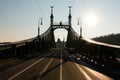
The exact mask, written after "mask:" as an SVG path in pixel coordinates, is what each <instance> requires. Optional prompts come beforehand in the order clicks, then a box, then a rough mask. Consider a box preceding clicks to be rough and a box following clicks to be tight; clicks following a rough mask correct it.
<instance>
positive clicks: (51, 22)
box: [50, 6, 54, 27]
mask: <svg viewBox="0 0 120 80" xmlns="http://www.w3.org/2000/svg"><path fill="white" fill-rule="evenodd" d="M53 8H54V6H51V15H50V27H52V25H53V18H54V16H53Z"/></svg>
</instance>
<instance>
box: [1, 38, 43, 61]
mask: <svg viewBox="0 0 120 80" xmlns="http://www.w3.org/2000/svg"><path fill="white" fill-rule="evenodd" d="M40 42H41V39H40V38H38V37H34V38H31V39H27V40H22V41H17V42H12V43H10V44H4V45H0V59H5V58H11V57H18V58H24V57H30V56H31V55H32V56H33V55H35V54H37V53H36V52H38V51H39V50H40V49H41V45H40Z"/></svg>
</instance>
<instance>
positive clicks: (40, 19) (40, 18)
mask: <svg viewBox="0 0 120 80" xmlns="http://www.w3.org/2000/svg"><path fill="white" fill-rule="evenodd" d="M42 20H43V18H42V17H39V20H38V37H39V36H40V25H43V23H42ZM40 21H41V22H40Z"/></svg>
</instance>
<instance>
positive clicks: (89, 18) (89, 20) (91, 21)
mask: <svg viewBox="0 0 120 80" xmlns="http://www.w3.org/2000/svg"><path fill="white" fill-rule="evenodd" d="M96 21H97V19H96V16H95V15H94V14H88V15H86V16H85V24H86V25H88V26H93V25H95V24H96Z"/></svg>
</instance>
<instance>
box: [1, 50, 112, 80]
mask: <svg viewBox="0 0 120 80" xmlns="http://www.w3.org/2000/svg"><path fill="white" fill-rule="evenodd" d="M85 65H87V66H85ZM88 66H89V65H88V64H86V63H84V62H82V61H81V62H80V63H79V64H78V63H76V62H75V61H74V59H73V58H72V56H71V55H70V54H68V53H67V52H65V51H64V50H62V49H52V50H50V51H49V52H47V53H43V55H40V56H38V57H35V58H33V59H30V60H28V61H25V62H23V63H22V64H19V65H17V66H14V67H11V68H9V69H7V70H5V71H2V72H0V80H112V78H110V77H108V76H106V75H104V74H102V73H100V72H98V71H96V70H95V69H94V68H92V67H91V66H89V67H88Z"/></svg>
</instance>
